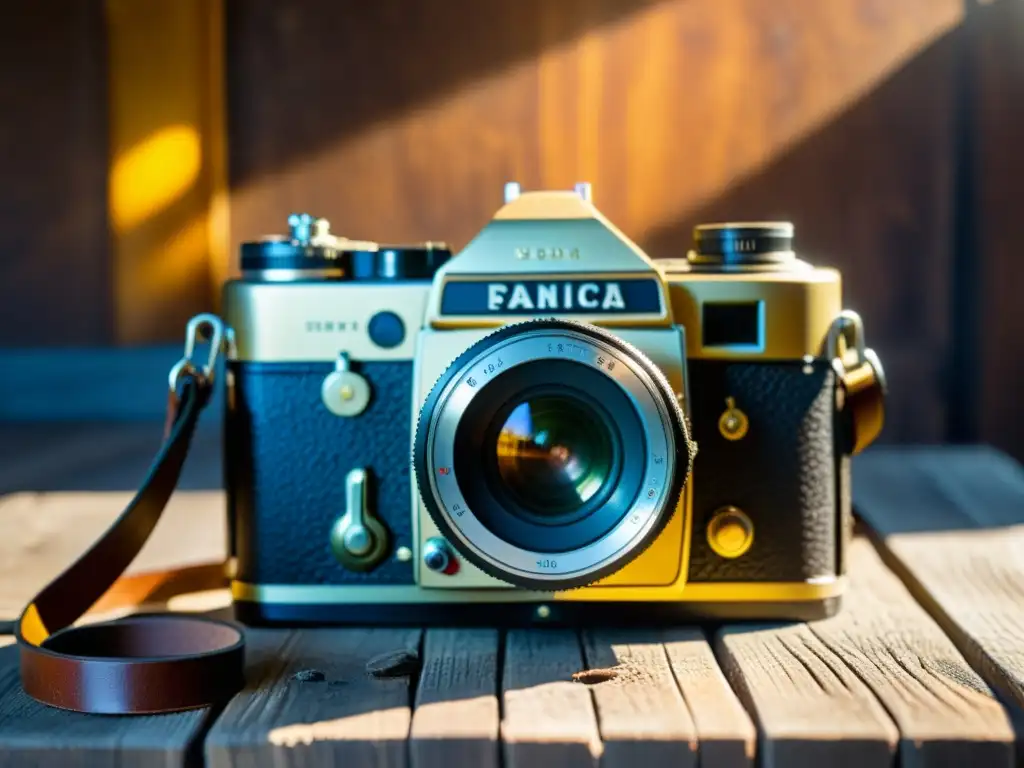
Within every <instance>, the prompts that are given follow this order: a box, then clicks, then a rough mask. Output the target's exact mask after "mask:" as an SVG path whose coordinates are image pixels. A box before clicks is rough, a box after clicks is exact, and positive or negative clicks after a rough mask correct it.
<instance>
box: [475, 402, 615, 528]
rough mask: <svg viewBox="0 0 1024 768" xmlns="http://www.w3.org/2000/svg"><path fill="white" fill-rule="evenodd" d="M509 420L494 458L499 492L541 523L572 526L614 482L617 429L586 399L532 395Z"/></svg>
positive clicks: (500, 433) (499, 439)
mask: <svg viewBox="0 0 1024 768" xmlns="http://www.w3.org/2000/svg"><path fill="white" fill-rule="evenodd" d="M503 418H504V421H503V423H502V424H501V428H500V431H499V432H498V436H497V440H496V441H495V444H494V448H495V450H494V454H493V456H494V460H495V464H496V476H497V481H498V482H499V483H500V489H499V493H500V492H502V491H504V492H505V493H507V494H508V495H509V496H510V497H511V498H512V499H514V500H515V502H516V504H517V506H518V507H519V508H521V509H523V510H525V511H526V512H527V514H528V515H530V516H532V517H533V518H534V519H535V520H538V521H540V522H545V523H551V524H558V523H565V522H568V521H569V519H570V518H572V517H574V516H576V515H578V514H579V513H580V512H581V511H582V510H584V509H586V507H587V504H588V502H591V501H592V500H594V499H595V498H597V497H598V496H599V495H600V494H601V491H602V490H603V489H605V488H606V486H607V484H608V482H609V480H611V479H612V478H613V476H614V475H613V471H614V470H615V469H616V467H617V465H618V463H619V461H620V459H619V454H620V453H621V446H620V445H619V440H618V438H617V436H616V435H614V434H613V433H614V432H615V428H614V425H612V424H609V423H608V422H607V419H606V418H604V417H602V416H601V415H600V414H599V413H598V412H597V410H596V409H595V408H593V407H591V406H590V405H588V404H587V403H586V402H584V401H583V400H582V399H581V398H579V397H573V396H566V395H562V394H549V395H539V396H527V397H525V398H521V399H520V400H519V401H518V402H516V403H515V404H514V405H513V406H512V408H511V409H510V410H509V412H508V416H507V417H503Z"/></svg>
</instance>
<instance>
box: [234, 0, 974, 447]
mask: <svg viewBox="0 0 1024 768" xmlns="http://www.w3.org/2000/svg"><path fill="white" fill-rule="evenodd" d="M962 17H963V7H962V0H909V1H907V2H900V3H888V2H883V1H882V0H833V1H832V2H828V3H815V2H809V0H780V1H779V2H774V3H771V4H769V5H765V4H764V3H763V2H759V0H660V1H657V2H650V1H649V0H644V1H643V2H626V1H625V0H593V2H579V1H578V0H573V1H571V2H557V3H553V2H546V3H545V2H539V0H530V1H529V2H523V1H522V0H501V1H500V2H493V3H488V4H487V6H486V8H485V6H482V5H479V4H472V3H469V2H466V1H465V0H459V1H458V2H450V3H445V4H444V6H443V7H440V6H437V5H436V4H432V3H429V2H426V0H412V1H411V2H406V3H404V4H403V6H402V11H401V12H399V11H398V8H397V6H396V5H395V4H393V3H384V4H377V5H372V7H371V6H366V5H365V4H359V3H355V2H352V1H351V0H349V1H347V2H332V1H329V0H308V1H307V2H305V3H302V4H290V5H282V4H280V3H275V2H273V0H255V1H254V2H241V1H236V2H229V3H228V14H227V19H228V24H227V28H228V37H229V45H228V71H229V80H230V82H231V85H232V91H231V114H232V117H233V120H232V124H231V128H230V142H231V144H230V146H231V158H232V162H231V176H232V178H231V183H232V238H233V241H234V243H235V244H236V245H237V243H238V242H239V241H241V240H247V239H253V238H256V237H259V236H261V235H264V234H268V233H269V232H277V231H279V230H281V229H282V228H283V227H284V226H285V218H286V216H287V213H288V212H289V211H290V210H292V209H297V208H303V209H310V210H311V211H312V212H314V213H318V214H321V215H324V216H326V217H327V218H329V219H330V220H331V221H332V223H333V225H334V228H335V229H336V230H337V231H339V232H343V233H346V234H348V235H350V236H354V237H365V238H370V239H381V240H389V241H395V240H422V239H434V240H438V239H441V240H447V241H449V242H450V243H452V244H453V245H455V246H456V247H461V246H462V245H464V244H465V243H466V242H467V241H468V239H469V238H470V237H472V236H473V235H474V234H475V233H476V232H477V231H478V230H479V228H480V227H481V226H483V225H484V224H485V223H486V221H487V220H488V219H489V218H490V217H491V215H492V214H493V213H494V211H495V210H496V209H497V207H498V206H499V205H500V203H501V192H502V187H503V184H504V182H506V181H508V180H511V179H516V180H518V181H520V182H522V184H523V185H524V187H526V188H536V187H541V186H550V187H558V188H569V187H571V186H572V184H573V182H575V181H579V180H588V181H590V182H592V183H593V184H594V200H595V203H596V205H597V206H598V207H599V208H600V209H601V210H602V212H603V213H604V214H605V215H606V216H608V217H609V218H610V220H611V221H612V222H614V223H615V224H616V225H617V226H618V227H619V228H621V229H622V230H623V231H624V232H625V233H626V234H628V235H629V236H630V237H632V238H634V239H635V240H636V241H637V242H639V243H640V244H641V245H642V246H644V247H646V248H647V249H648V250H649V252H650V253H651V254H652V255H653V256H655V257H667V256H675V257H678V256H682V255H684V254H685V252H686V249H687V248H688V247H689V244H690V237H691V235H690V232H691V229H692V227H693V225H694V224H696V223H698V222H700V221H707V220H721V219H723V218H725V219H729V220H737V219H760V218H764V217H782V218H786V219H791V220H793V221H794V222H795V224H796V231H797V244H798V248H799V249H800V251H801V252H802V253H804V254H805V255H806V256H807V257H808V258H809V259H811V260H813V261H815V262H817V263H820V264H825V265H831V266H836V267H838V268H840V269H841V270H842V271H843V273H844V276H845V290H846V296H847V304H848V305H849V306H851V307H852V308H854V309H857V310H858V311H860V312H861V313H862V314H863V315H864V317H865V322H866V323H867V332H868V334H869V341H870V342H871V344H873V345H874V346H875V347H876V348H877V350H878V351H879V353H880V354H881V355H882V358H883V360H884V361H885V363H886V365H887V366H888V367H889V368H890V381H891V395H890V397H891V403H892V406H893V407H892V408H891V409H890V415H889V420H888V425H887V429H886V432H885V434H884V439H886V440H890V441H902V440H917V441H938V440H941V439H942V438H943V436H944V435H945V429H946V411H947V409H948V408H949V402H948V401H947V393H946V390H945V383H946V380H947V378H948V376H947V371H946V365H947V359H948V353H949V327H948V326H949V322H950V320H949V318H950V308H949V298H948V296H949V293H950V280H951V277H950V272H951V261H950V248H951V246H950V242H951V239H950V236H949V233H950V231H951V229H952V210H951V205H952V202H951V201H952V199H953V190H952V184H953V175H952V170H951V169H952V156H953V151H954V143H955V137H954V125H955V122H954V121H953V120H952V115H953V114H954V113H955V110H956V108H957V105H956V100H955V93H954V83H955V77H954V68H955V64H956V52H957V44H958V39H957V32H956V31H955V30H956V28H957V25H958V24H959V22H960V21H961V19H962ZM442 39H443V40H455V41H458V42H457V43H456V44H453V45H451V46H448V47H447V48H446V50H445V55H444V56H443V57H441V56H438V55H436V54H437V51H436V46H437V41H438V40H442ZM366 61H372V62H374V66H373V68H372V70H371V71H372V73H373V75H372V77H364V76H357V75H356V74H355V73H357V72H360V71H362V70H361V68H362V67H363V66H364V64H363V63H364V62H366ZM410 61H415V64H411V63H410ZM312 103H315V104H316V105H317V108H316V109H311V108H309V105H310V104H312Z"/></svg>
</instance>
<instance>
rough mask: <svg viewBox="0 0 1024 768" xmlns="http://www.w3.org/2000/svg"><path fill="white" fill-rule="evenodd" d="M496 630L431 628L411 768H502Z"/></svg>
mask: <svg viewBox="0 0 1024 768" xmlns="http://www.w3.org/2000/svg"><path fill="white" fill-rule="evenodd" d="M499 640H500V638H499V635H498V632H497V630H493V629H473V630H470V629H467V630H453V629H432V630H429V631H428V632H427V633H426V638H425V640H424V643H423V669H422V671H421V672H420V682H419V688H418V690H417V691H416V709H415V711H414V713H413V718H412V730H411V733H410V744H409V747H410V758H411V761H412V766H413V768H451V767H452V766H456V765H472V766H478V768H498V764H499V756H498V735H499V727H500V724H499V711H498V647H499V646H498V643H499Z"/></svg>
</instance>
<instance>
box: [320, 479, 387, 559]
mask: <svg viewBox="0 0 1024 768" xmlns="http://www.w3.org/2000/svg"><path fill="white" fill-rule="evenodd" d="M366 483H367V474H366V470H365V469H361V468H360V469H353V470H352V471H351V472H349V473H348V475H346V476H345V502H346V504H345V506H346V510H345V514H344V515H342V516H341V517H339V518H338V520H337V522H335V523H334V525H333V526H332V527H331V551H332V552H333V553H334V556H335V557H336V558H337V559H338V562H340V563H341V564H342V565H344V566H345V567H346V568H348V569H349V570H350V571H368V570H370V569H372V568H373V567H374V566H375V565H377V563H379V562H380V561H381V560H382V559H383V558H384V556H385V554H387V549H388V530H387V528H385V527H384V524H383V523H381V521H380V520H378V519H377V518H376V516H374V515H373V513H372V512H371V511H370V508H369V505H368V504H367V493H366Z"/></svg>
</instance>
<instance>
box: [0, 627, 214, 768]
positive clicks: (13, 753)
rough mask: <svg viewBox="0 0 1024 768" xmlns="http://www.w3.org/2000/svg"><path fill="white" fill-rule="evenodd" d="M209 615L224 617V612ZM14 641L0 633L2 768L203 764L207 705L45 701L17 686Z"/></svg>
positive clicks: (209, 718)
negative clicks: (135, 707)
mask: <svg viewBox="0 0 1024 768" xmlns="http://www.w3.org/2000/svg"><path fill="white" fill-rule="evenodd" d="M209 615H213V616H216V617H218V618H226V614H225V612H223V611H220V612H210V613H209ZM94 618H96V619H103V618H109V617H94ZM13 640H14V639H13V638H12V637H9V636H5V637H0V645H2V646H4V647H2V648H0V767H2V768H6V766H11V767H12V768H14V767H15V766H16V767H17V768H76V767H77V766H82V768H85V767H86V766H88V767H89V768H93V766H102V765H111V766H118V768H131V767H132V766H140V768H141V767H142V766H151V765H161V766H164V768H173V767H174V766H187V767H188V768H193V767H194V766H199V765H201V764H202V758H201V755H202V737H203V734H204V732H205V731H206V729H207V727H208V726H209V725H210V722H211V721H212V719H213V717H214V716H215V713H214V712H213V711H212V710H211V709H210V708H204V709H197V710H193V711H190V712H178V713H174V714H167V715H145V716H132V717H102V716H99V715H90V714H83V713H80V712H66V711H64V710H60V709H55V708H53V707H48V706H44V705H43V704H40V703H39V702H37V701H35V699H32V698H31V697H29V696H28V695H27V694H26V693H25V692H24V691H22V689H21V680H20V677H19V670H18V649H17V647H16V646H15V645H14V644H13Z"/></svg>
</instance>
